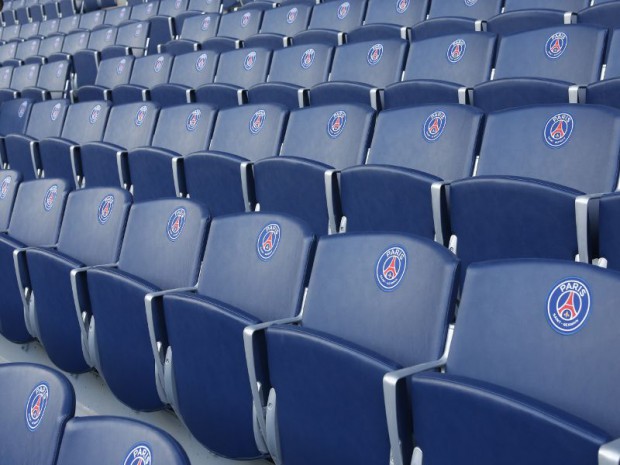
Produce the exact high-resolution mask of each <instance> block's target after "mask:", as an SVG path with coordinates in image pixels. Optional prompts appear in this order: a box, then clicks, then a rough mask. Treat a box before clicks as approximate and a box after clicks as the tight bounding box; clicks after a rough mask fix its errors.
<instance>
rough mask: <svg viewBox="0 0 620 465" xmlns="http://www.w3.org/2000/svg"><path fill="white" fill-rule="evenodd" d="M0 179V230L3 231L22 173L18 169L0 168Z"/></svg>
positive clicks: (9, 215)
mask: <svg viewBox="0 0 620 465" xmlns="http://www.w3.org/2000/svg"><path fill="white" fill-rule="evenodd" d="M0 179H1V181H0V231H2V232H5V231H6V230H7V229H9V222H10V221H11V213H13V205H15V196H16V195H17V189H18V187H19V184H20V183H21V182H22V175H21V173H20V172H19V171H14V170H2V172H1V173H0Z"/></svg>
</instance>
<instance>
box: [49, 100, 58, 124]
mask: <svg viewBox="0 0 620 465" xmlns="http://www.w3.org/2000/svg"><path fill="white" fill-rule="evenodd" d="M59 114H60V103H57V104H56V105H54V106H53V107H52V112H51V113H50V119H51V120H52V121H56V119H57V118H58V115H59Z"/></svg>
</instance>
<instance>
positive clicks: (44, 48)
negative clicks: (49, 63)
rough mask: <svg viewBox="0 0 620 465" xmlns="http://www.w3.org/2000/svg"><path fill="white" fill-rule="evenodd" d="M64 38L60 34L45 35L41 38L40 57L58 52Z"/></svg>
mask: <svg viewBox="0 0 620 465" xmlns="http://www.w3.org/2000/svg"><path fill="white" fill-rule="evenodd" d="M64 40H65V38H64V36H60V35H56V36H51V37H46V38H45V39H43V40H41V43H40V44H39V55H40V56H42V57H49V56H51V55H53V54H54V53H58V52H60V51H61V50H62V44H63V42H64Z"/></svg>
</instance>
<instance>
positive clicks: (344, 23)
mask: <svg viewBox="0 0 620 465" xmlns="http://www.w3.org/2000/svg"><path fill="white" fill-rule="evenodd" d="M365 12H366V0H352V1H347V2H340V1H333V2H325V3H321V4H318V5H316V6H315V7H314V8H313V9H312V17H311V18H310V24H309V25H308V29H328V30H332V31H337V32H345V33H346V32H351V31H352V30H353V29H357V28H358V27H360V26H361V25H362V24H363V21H364V14H365Z"/></svg>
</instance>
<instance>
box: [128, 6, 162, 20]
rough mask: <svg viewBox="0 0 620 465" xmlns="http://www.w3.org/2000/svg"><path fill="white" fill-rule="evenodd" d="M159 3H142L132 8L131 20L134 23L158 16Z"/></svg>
mask: <svg viewBox="0 0 620 465" xmlns="http://www.w3.org/2000/svg"><path fill="white" fill-rule="evenodd" d="M158 9H159V2H146V3H144V2H140V3H138V4H136V5H133V6H132V7H131V14H130V15H129V19H130V20H132V21H145V20H148V19H149V18H152V17H153V16H156V15H157V10H158Z"/></svg>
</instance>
